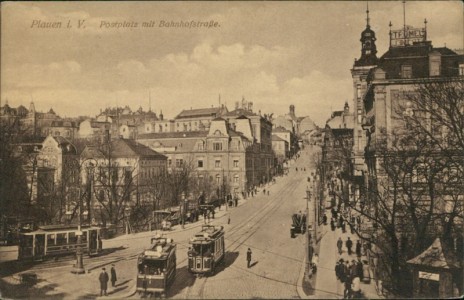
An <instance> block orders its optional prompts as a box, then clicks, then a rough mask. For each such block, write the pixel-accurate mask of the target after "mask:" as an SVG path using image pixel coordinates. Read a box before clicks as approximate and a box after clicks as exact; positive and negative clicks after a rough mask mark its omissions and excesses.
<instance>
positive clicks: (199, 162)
mask: <svg viewBox="0 0 464 300" xmlns="http://www.w3.org/2000/svg"><path fill="white" fill-rule="evenodd" d="M198 167H199V168H203V160H201V159H199V160H198Z"/></svg>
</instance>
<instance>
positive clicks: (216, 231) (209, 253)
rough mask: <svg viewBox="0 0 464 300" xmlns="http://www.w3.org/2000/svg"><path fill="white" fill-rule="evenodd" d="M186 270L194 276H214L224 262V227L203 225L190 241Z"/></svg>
mask: <svg viewBox="0 0 464 300" xmlns="http://www.w3.org/2000/svg"><path fill="white" fill-rule="evenodd" d="M190 244H191V245H192V247H191V248H190V249H189V251H188V270H189V272H191V273H196V274H206V273H208V274H214V272H215V271H216V268H217V266H218V264H219V263H221V262H222V261H223V260H224V256H225V247H224V227H223V226H213V225H203V226H202V228H201V231H200V232H199V233H197V234H195V236H194V237H192V238H191V239H190Z"/></svg>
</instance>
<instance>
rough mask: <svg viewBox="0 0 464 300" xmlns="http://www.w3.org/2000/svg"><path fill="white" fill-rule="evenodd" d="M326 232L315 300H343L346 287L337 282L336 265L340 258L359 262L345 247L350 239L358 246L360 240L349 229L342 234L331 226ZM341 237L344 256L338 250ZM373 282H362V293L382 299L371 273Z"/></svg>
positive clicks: (368, 296)
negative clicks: (338, 241) (316, 299)
mask: <svg viewBox="0 0 464 300" xmlns="http://www.w3.org/2000/svg"><path fill="white" fill-rule="evenodd" d="M323 228H324V229H323V230H324V231H325V234H324V237H323V238H322V240H321V245H320V252H319V267H318V271H317V272H318V277H317V281H316V295H315V298H318V299H320V298H322V299H342V298H343V291H344V285H343V284H342V283H341V282H340V281H339V280H337V277H336V275H335V263H336V261H337V260H339V259H340V258H343V260H344V261H346V260H349V261H351V260H353V259H354V260H357V256H356V254H355V253H354V246H353V253H352V254H351V255H348V250H347V248H346V246H345V241H346V240H347V239H348V237H350V239H351V240H352V241H353V244H354V245H355V244H356V241H357V240H358V239H359V238H358V237H357V236H356V235H355V234H351V233H350V232H349V229H348V230H347V232H345V233H342V230H341V229H340V228H336V229H335V231H332V230H331V229H330V225H325V226H323ZM339 237H341V238H342V241H343V248H342V254H341V255H339V254H338V249H337V240H338V238H339ZM361 260H367V257H366V256H362V257H361ZM370 277H371V282H370V283H363V282H361V291H362V292H363V294H364V296H365V297H366V298H367V299H382V298H383V297H382V296H379V295H378V294H377V291H376V288H375V282H374V280H373V276H372V271H371V276H370Z"/></svg>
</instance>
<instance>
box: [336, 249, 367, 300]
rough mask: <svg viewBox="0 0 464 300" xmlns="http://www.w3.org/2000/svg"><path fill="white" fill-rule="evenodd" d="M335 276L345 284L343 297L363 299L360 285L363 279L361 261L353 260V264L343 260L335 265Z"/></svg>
mask: <svg viewBox="0 0 464 300" xmlns="http://www.w3.org/2000/svg"><path fill="white" fill-rule="evenodd" d="M335 275H336V276H337V279H338V280H340V282H341V283H343V284H344V287H345V288H344V291H343V296H344V298H345V299H359V298H360V297H361V287H360V283H361V280H362V278H363V263H362V262H361V259H360V258H358V261H356V260H354V259H353V260H352V261H351V263H350V262H349V261H348V260H346V261H344V260H343V258H341V259H340V260H339V261H337V263H336V264H335Z"/></svg>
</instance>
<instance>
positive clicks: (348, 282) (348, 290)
mask: <svg viewBox="0 0 464 300" xmlns="http://www.w3.org/2000/svg"><path fill="white" fill-rule="evenodd" d="M351 283H352V279H351V277H350V275H348V276H346V278H345V290H344V292H343V299H350V298H351V293H352V291H351Z"/></svg>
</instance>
